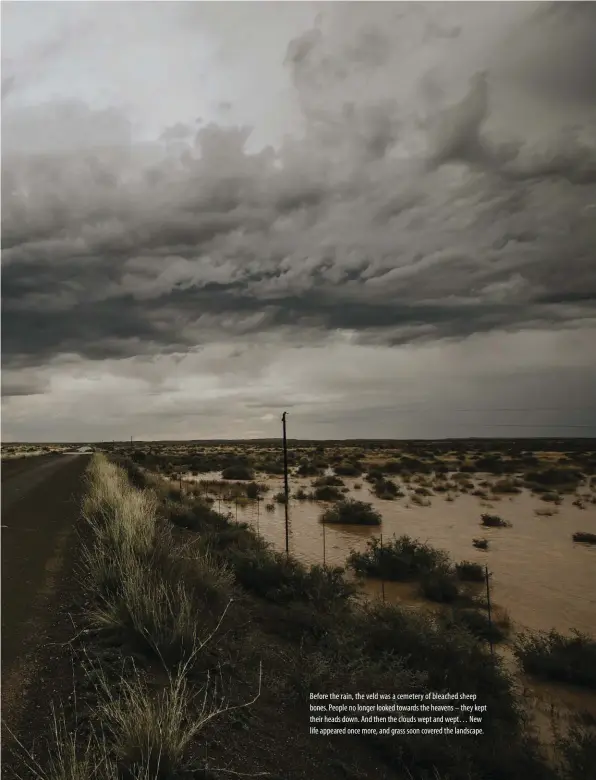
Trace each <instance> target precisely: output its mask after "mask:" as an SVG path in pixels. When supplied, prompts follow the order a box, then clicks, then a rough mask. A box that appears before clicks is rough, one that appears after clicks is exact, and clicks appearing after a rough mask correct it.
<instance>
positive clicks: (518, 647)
mask: <svg viewBox="0 0 596 780" xmlns="http://www.w3.org/2000/svg"><path fill="white" fill-rule="evenodd" d="M514 652H515V655H516V656H517V658H518V660H519V661H520V663H521V665H522V666H523V668H524V671H526V672H528V673H529V674H534V675H536V676H537V677H542V678H544V679H547V680H556V681H559V682H564V683H572V684H575V685H581V686H584V687H586V688H592V689H594V688H596V641H595V640H594V639H593V638H592V637H590V636H588V635H587V634H582V633H581V632H579V631H573V632H572V636H564V635H563V634H560V633H559V632H558V631H555V630H554V629H553V630H552V631H549V632H548V633H544V632H543V633H537V634H529V633H528V634H524V635H522V636H520V637H519V638H518V640H517V642H516V644H515V647H514Z"/></svg>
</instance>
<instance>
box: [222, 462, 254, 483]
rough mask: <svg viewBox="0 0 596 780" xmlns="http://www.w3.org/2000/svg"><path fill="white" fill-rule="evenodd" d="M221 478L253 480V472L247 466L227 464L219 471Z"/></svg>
mask: <svg viewBox="0 0 596 780" xmlns="http://www.w3.org/2000/svg"><path fill="white" fill-rule="evenodd" d="M221 476H222V479H239V480H253V479H254V478H255V473H254V471H253V470H252V469H250V468H249V467H248V466H243V465H237V466H228V467H227V468H225V469H223V471H222V472H221Z"/></svg>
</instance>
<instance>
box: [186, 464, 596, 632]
mask: <svg viewBox="0 0 596 780" xmlns="http://www.w3.org/2000/svg"><path fill="white" fill-rule="evenodd" d="M483 478H485V477H484V475H482V476H480V475H478V477H477V478H475V479H474V480H473V481H474V482H475V483H477V482H478V481H480V480H481V479H483ZM210 479H213V480H217V479H220V474H219V472H215V473H211V474H201V475H199V476H197V477H192V476H191V475H186V476H185V480H188V481H200V480H210ZM488 479H490V478H488ZM257 481H259V482H260V483H264V484H266V485H267V486H268V487H269V488H270V490H269V492H267V493H266V494H265V498H264V500H261V501H259V502H256V501H246V500H244V501H242V500H240V501H238V502H234V501H228V502H226V501H224V500H222V499H219V506H220V508H221V509H222V511H230V512H231V513H232V515H233V516H235V517H237V518H238V520H242V521H245V522H248V523H250V524H251V525H252V526H253V527H254V528H255V529H256V530H258V532H259V533H260V534H261V535H262V536H263V537H264V538H265V539H267V540H268V541H270V542H272V543H273V545H274V546H275V547H276V548H278V549H281V550H283V549H285V509H284V506H283V504H278V503H275V502H274V508H273V510H272V511H268V510H267V509H266V508H265V505H266V504H271V502H273V496H274V494H275V493H277V492H279V491H281V490H283V479H282V478H281V477H271V476H267V475H258V476H257ZM396 481H398V482H399V480H396ZM490 481H494V479H491V480H490ZM311 482H312V480H311V479H308V478H296V477H294V478H292V480H291V484H290V493H291V494H293V493H294V492H295V491H296V490H297V489H298V488H299V487H303V488H304V489H305V490H306V491H307V492H308V491H310V490H311ZM344 482H345V485H346V487H348V488H349V492H348V493H347V494H346V496H348V497H353V498H357V499H359V500H362V501H367V502H370V503H371V504H373V506H375V507H376V508H377V509H378V510H379V511H380V512H381V514H382V516H383V524H382V526H380V527H376V528H370V527H361V526H360V527H355V526H330V525H326V526H325V527H324V528H323V526H322V524H321V523H320V522H319V517H320V515H321V512H322V511H323V509H324V508H325V507H326V506H328V505H327V504H325V503H323V502H318V501H317V502H314V501H297V500H291V501H290V506H289V518H290V532H289V544H290V552H291V553H292V554H293V555H294V556H295V557H297V558H298V559H300V560H302V561H305V562H307V563H323V557H325V560H326V562H327V564H329V565H344V564H345V561H346V558H347V556H348V555H349V552H350V550H351V549H357V550H362V549H364V548H365V547H366V541H367V539H370V538H372V537H373V536H375V535H377V536H378V535H379V534H380V533H381V532H382V534H383V538H384V539H389V538H391V537H392V536H393V535H394V534H396V535H398V536H399V535H401V534H408V535H409V536H412V537H414V538H418V539H421V540H423V541H428V542H430V543H431V544H432V545H433V546H435V547H439V548H442V549H445V550H447V551H448V552H449V553H450V555H451V556H452V558H453V560H454V561H459V560H462V559H467V560H472V561H479V562H481V563H487V564H488V566H489V571H490V572H491V574H492V578H491V598H492V599H493V600H494V602H495V603H496V604H498V605H500V606H501V607H504V608H505V609H506V610H507V612H508V613H509V616H510V618H511V619H512V621H513V622H514V624H515V627H516V628H518V629H519V628H522V629H523V628H530V629H533V630H549V629H551V628H556V629H557V630H559V631H562V632H564V633H567V632H568V631H569V630H570V629H572V628H576V629H579V630H581V631H587V632H592V631H593V626H594V624H595V622H596V546H590V545H584V544H576V543H574V542H573V541H572V538H571V536H572V534H573V533H574V532H575V531H580V530H581V531H588V532H591V533H596V504H593V503H586V504H585V508H584V509H580V508H578V507H577V506H573V504H572V501H573V500H574V499H575V498H576V496H575V495H569V496H565V497H564V498H563V501H562V503H561V504H560V505H559V506H553V505H552V504H548V503H546V502H544V501H542V500H541V499H540V498H539V497H538V496H533V495H532V494H531V493H529V492H527V491H524V492H522V493H520V494H516V495H513V496H507V495H504V496H502V497H501V498H500V500H497V501H493V500H492V499H491V501H490V503H487V501H485V500H483V499H480V498H478V497H476V496H472V495H469V494H459V495H457V496H456V497H455V498H454V500H453V501H448V500H447V499H446V494H435V495H433V496H430V497H429V498H428V499H427V500H429V501H430V506H418V505H416V504H413V503H412V502H411V501H410V499H408V498H399V499H395V500H393V501H386V500H382V499H379V498H377V497H376V496H374V495H373V494H372V493H371V492H370V491H369V489H368V483H366V482H365V481H363V480H362V479H360V478H358V479H352V478H347V477H346V478H344ZM355 484H360V485H362V487H361V489H360V490H356V489H355V488H354V485H355ZM212 495H214V496H215V495H216V494H215V493H212ZM217 502H218V499H216V508H217V506H218V503H217ZM536 510H539V511H544V510H549V511H552V512H554V513H555V514H553V515H552V516H550V517H549V516H543V515H542V516H540V515H537V514H536ZM483 512H490V513H493V514H498V515H500V516H501V517H503V519H505V520H508V521H509V522H511V523H512V527H511V528H484V527H483V526H481V525H480V515H481V514H482V513H483ZM323 537H325V539H323ZM476 537H484V538H486V539H488V540H489V550H487V551H484V550H478V549H476V548H475V547H474V546H473V545H472V539H473V538H476ZM381 587H382V586H381V583H379V582H368V583H367V584H366V590H367V591H368V592H369V593H371V594H375V593H376V594H380V593H381ZM384 589H385V598H386V599H387V600H408V601H411V600H412V599H413V598H415V589H414V588H412V587H410V586H404V585H401V584H397V583H385V584H384ZM423 603H424V602H421V606H422V604H423ZM428 608H433V606H432V605H431V604H428Z"/></svg>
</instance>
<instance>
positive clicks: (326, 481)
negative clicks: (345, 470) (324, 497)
mask: <svg viewBox="0 0 596 780" xmlns="http://www.w3.org/2000/svg"><path fill="white" fill-rule="evenodd" d="M312 484H313V487H315V488H318V487H343V486H344V484H345V483H344V481H343V479H342V478H341V477H337V476H335V474H331V475H329V476H327V477H319V478H318V479H315V481H314V482H313V483H312Z"/></svg>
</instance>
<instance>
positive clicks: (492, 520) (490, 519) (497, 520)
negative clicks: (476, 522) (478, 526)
mask: <svg viewBox="0 0 596 780" xmlns="http://www.w3.org/2000/svg"><path fill="white" fill-rule="evenodd" d="M480 522H481V523H482V525H485V526H488V527H489V528H510V527H511V523H508V522H507V520H503V518H502V517H499V515H489V514H483V515H481V516H480Z"/></svg>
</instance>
